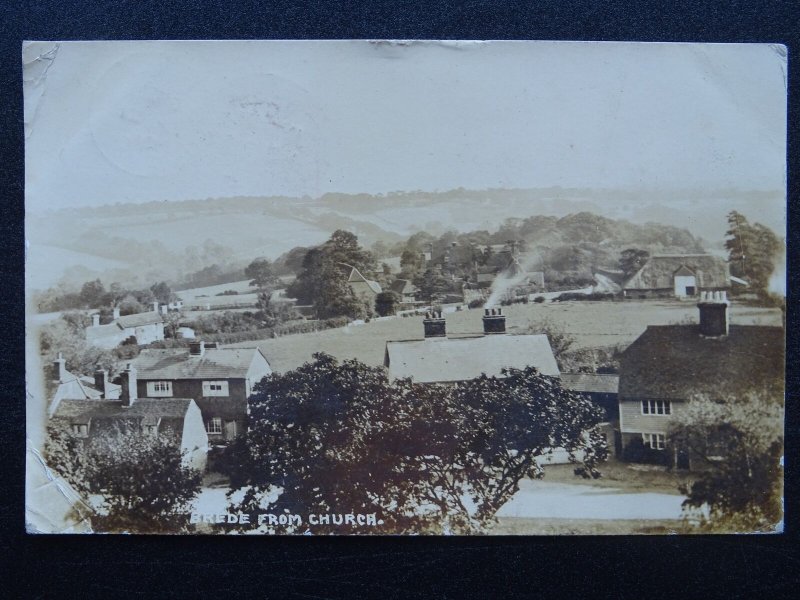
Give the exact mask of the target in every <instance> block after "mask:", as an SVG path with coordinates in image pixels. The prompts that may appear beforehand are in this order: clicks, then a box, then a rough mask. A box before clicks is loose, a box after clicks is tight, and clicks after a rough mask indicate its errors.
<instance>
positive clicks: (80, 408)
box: [51, 365, 208, 471]
mask: <svg viewBox="0 0 800 600" xmlns="http://www.w3.org/2000/svg"><path fill="white" fill-rule="evenodd" d="M51 423H52V424H53V425H55V426H60V427H61V428H63V429H64V430H65V431H67V432H68V433H70V434H71V435H73V436H74V437H76V438H80V439H91V438H93V437H96V436H98V435H101V434H104V433H108V432H112V433H113V432H115V431H136V432H139V433H141V434H142V435H156V434H159V433H163V434H166V435H169V436H173V437H174V439H175V440H176V441H177V442H178V444H179V447H180V449H181V451H182V452H183V453H184V455H183V460H184V464H186V465H187V466H190V467H192V468H195V469H198V470H201V471H202V470H204V469H205V467H206V457H207V454H208V435H207V434H206V431H205V427H204V426H203V417H202V415H201V413H200V409H199V408H198V406H197V404H195V402H194V400H192V399H191V398H140V397H139V396H138V390H137V386H136V370H135V368H134V367H132V366H130V365H129V366H128V368H127V369H126V370H125V371H123V373H122V391H121V394H120V399H119V400H106V399H94V400H83V399H64V400H62V401H61V402H60V403H59V404H58V407H57V408H56V410H55V412H54V413H53V416H52V417H51Z"/></svg>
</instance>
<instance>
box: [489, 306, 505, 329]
mask: <svg viewBox="0 0 800 600" xmlns="http://www.w3.org/2000/svg"><path fill="white" fill-rule="evenodd" d="M505 332H506V316H505V315H504V314H503V311H502V309H500V308H485V309H483V333H484V335H492V334H496V333H505Z"/></svg>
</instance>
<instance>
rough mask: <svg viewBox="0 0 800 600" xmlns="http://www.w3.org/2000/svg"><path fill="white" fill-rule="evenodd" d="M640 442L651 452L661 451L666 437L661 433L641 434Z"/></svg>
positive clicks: (664, 445)
mask: <svg viewBox="0 0 800 600" xmlns="http://www.w3.org/2000/svg"><path fill="white" fill-rule="evenodd" d="M642 442H643V443H644V445H645V446H647V447H648V448H652V449H653V450H663V449H664V448H665V447H666V442H667V439H666V436H665V435H664V434H663V433H643V434H642Z"/></svg>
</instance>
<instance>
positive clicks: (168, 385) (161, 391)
mask: <svg viewBox="0 0 800 600" xmlns="http://www.w3.org/2000/svg"><path fill="white" fill-rule="evenodd" d="M147 396H148V397H149V398H167V397H170V396H172V382H171V381H148V382H147Z"/></svg>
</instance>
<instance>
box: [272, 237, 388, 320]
mask: <svg viewBox="0 0 800 600" xmlns="http://www.w3.org/2000/svg"><path fill="white" fill-rule="evenodd" d="M349 267H355V268H357V269H358V270H359V271H361V272H362V273H367V272H371V271H373V270H374V269H375V259H374V258H373V256H372V254H371V253H370V252H368V251H367V250H364V249H363V248H361V246H359V244H358V238H357V237H356V236H355V235H353V234H352V233H350V232H349V231H343V230H341V229H339V230H337V231H335V232H333V235H331V237H330V239H329V240H328V241H327V242H325V243H324V244H322V245H321V246H318V247H316V248H312V249H311V250H309V251H308V252H306V255H305V257H304V258H303V266H302V270H301V271H300V273H299V274H298V275H297V279H295V281H294V282H292V284H291V285H290V286H289V288H288V289H287V293H288V294H289V295H290V296H292V297H294V298H297V299H298V300H299V302H300V303H301V304H313V305H314V307H315V310H316V312H317V316H318V317H319V318H323V319H325V318H330V317H338V316H343V315H344V316H348V317H351V318H361V317H364V316H369V314H370V313H371V311H372V310H373V307H372V306H367V305H366V304H365V303H364V302H363V301H362V300H360V299H359V298H357V297H356V296H355V295H354V294H353V292H352V290H351V289H350V286H349V285H348V284H347V273H348V271H349Z"/></svg>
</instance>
